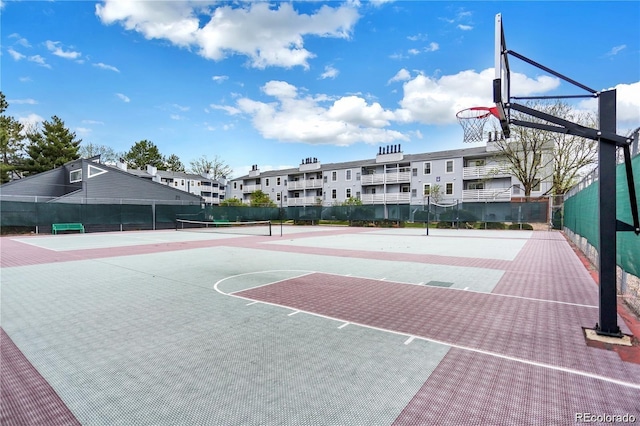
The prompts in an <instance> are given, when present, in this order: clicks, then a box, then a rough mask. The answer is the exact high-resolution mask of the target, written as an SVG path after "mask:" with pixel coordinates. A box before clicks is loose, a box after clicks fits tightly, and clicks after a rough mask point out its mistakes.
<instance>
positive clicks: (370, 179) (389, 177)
mask: <svg viewBox="0 0 640 426" xmlns="http://www.w3.org/2000/svg"><path fill="white" fill-rule="evenodd" d="M361 182H362V185H382V184H385V183H409V182H411V172H393V173H373V174H370V175H362V177H361Z"/></svg>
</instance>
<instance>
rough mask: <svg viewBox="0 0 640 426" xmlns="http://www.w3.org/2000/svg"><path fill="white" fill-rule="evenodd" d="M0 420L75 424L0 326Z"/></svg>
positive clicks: (11, 425) (11, 423)
mask: <svg viewBox="0 0 640 426" xmlns="http://www.w3.org/2000/svg"><path fill="white" fill-rule="evenodd" d="M0 424H2V425H6V426H19V425H20V426H21V425H56V426H65V425H79V424H80V422H78V420H77V419H76V418H75V416H74V415H73V414H72V413H71V411H69V409H68V408H67V406H66V405H65V404H64V402H63V401H62V400H61V399H60V397H59V396H58V394H57V393H56V392H55V391H54V390H53V388H52V387H51V386H49V383H47V381H46V380H45V379H44V378H43V377H42V376H41V375H40V373H38V371H37V370H36V369H35V368H34V367H33V365H31V363H30V362H29V360H27V358H25V356H24V355H23V354H22V352H20V349H18V347H17V346H16V345H15V344H14V343H13V341H12V340H11V338H9V336H7V334H6V333H5V332H4V330H2V329H0Z"/></svg>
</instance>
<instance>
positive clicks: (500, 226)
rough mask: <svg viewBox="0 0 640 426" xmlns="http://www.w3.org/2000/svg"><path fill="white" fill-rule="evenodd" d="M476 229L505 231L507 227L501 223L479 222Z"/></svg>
mask: <svg viewBox="0 0 640 426" xmlns="http://www.w3.org/2000/svg"><path fill="white" fill-rule="evenodd" d="M478 227H479V228H480V229H506V228H507V225H505V224H504V223H502V222H480V223H479V225H478Z"/></svg>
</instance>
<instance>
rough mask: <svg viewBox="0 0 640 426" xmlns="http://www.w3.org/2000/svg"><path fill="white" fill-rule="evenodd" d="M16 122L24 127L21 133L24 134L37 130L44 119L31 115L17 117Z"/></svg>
mask: <svg viewBox="0 0 640 426" xmlns="http://www.w3.org/2000/svg"><path fill="white" fill-rule="evenodd" d="M18 121H19V122H20V123H21V124H22V125H23V126H24V130H23V132H25V131H30V130H34V129H37V128H38V126H39V125H40V123H42V122H43V121H44V118H42V117H40V116H39V115H38V114H33V113H32V114H29V115H27V116H23V117H18Z"/></svg>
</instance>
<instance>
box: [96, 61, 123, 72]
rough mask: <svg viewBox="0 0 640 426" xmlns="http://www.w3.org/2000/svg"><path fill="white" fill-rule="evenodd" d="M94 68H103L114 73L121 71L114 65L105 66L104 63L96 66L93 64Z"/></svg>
mask: <svg viewBox="0 0 640 426" xmlns="http://www.w3.org/2000/svg"><path fill="white" fill-rule="evenodd" d="M93 66H94V67H97V68H101V69H103V70H108V71H113V72H120V70H119V69H118V68H116V67H114V66H113V65H107V64H103V63H102V62H98V63H96V64H93Z"/></svg>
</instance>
